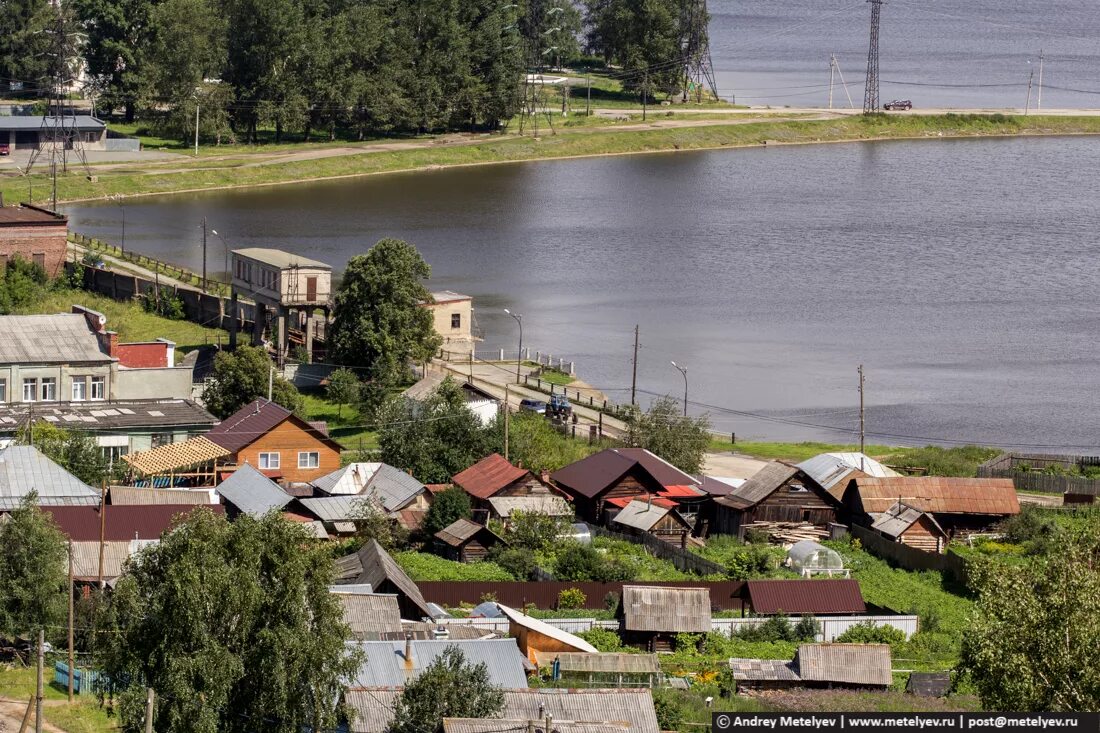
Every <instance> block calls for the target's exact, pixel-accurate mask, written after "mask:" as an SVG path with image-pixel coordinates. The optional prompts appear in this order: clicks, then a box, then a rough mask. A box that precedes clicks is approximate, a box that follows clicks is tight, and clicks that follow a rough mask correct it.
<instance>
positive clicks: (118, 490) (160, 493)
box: [107, 486, 218, 506]
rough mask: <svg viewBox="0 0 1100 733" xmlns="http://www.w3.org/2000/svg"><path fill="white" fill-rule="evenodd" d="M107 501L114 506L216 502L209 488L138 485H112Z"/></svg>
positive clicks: (208, 503)
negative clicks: (169, 487) (171, 487)
mask: <svg viewBox="0 0 1100 733" xmlns="http://www.w3.org/2000/svg"><path fill="white" fill-rule="evenodd" d="M107 502H108V503H109V504H114V505H116V506H148V505H150V504H194V505H196V506H210V505H213V504H217V503H218V501H217V498H216V496H215V492H214V491H212V490H210V489H148V488H142V487H138V486H112V487H111V488H109V489H108V490H107Z"/></svg>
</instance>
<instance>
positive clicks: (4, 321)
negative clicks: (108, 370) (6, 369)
mask: <svg viewBox="0 0 1100 733" xmlns="http://www.w3.org/2000/svg"><path fill="white" fill-rule="evenodd" d="M0 333H3V334H4V338H2V339H0V364H110V363H111V362H112V361H114V359H112V358H111V357H109V356H107V354H105V353H103V351H102V349H100V346H99V339H98V338H97V337H96V335H95V333H94V332H93V331H92V330H91V329H90V328H89V327H88V321H87V320H86V319H85V318H84V315H83V314H81V313H56V314H53V315H38V316H0Z"/></svg>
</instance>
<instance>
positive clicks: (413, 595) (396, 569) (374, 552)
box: [336, 540, 432, 617]
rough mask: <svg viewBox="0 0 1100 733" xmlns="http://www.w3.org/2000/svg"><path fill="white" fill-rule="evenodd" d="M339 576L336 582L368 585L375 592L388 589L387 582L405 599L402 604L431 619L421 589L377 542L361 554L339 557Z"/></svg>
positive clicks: (363, 547)
mask: <svg viewBox="0 0 1100 733" xmlns="http://www.w3.org/2000/svg"><path fill="white" fill-rule="evenodd" d="M336 577H337V582H340V581H345V582H347V583H357V584H358V583H369V584H370V585H371V586H372V587H373V588H374V589H375V590H380V589H384V588H386V586H385V585H384V584H386V583H388V584H390V585H392V586H393V587H394V588H395V589H396V590H397V592H398V593H399V594H401V595H403V596H404V597H405V599H406V603H405V604H403V605H405V606H409V607H411V608H414V609H415V610H416V611H417V612H418V613H419V614H420V616H421V617H431V616H432V612H431V609H430V608H429V607H428V603H427V601H425V600H424V596H423V595H421V593H420V588H418V587H417V585H416V583H414V582H413V580H412V578H410V577H409V576H408V574H407V573H406V572H405V571H404V570H402V569H401V566H400V565H398V564H397V562H396V561H395V560H394V559H393V558H392V557H390V554H389V553H388V552H386V551H385V550H384V549H383V548H382V545H380V544H378V540H370V541H369V542H367V543H366V544H365V545H363V546H362V547H361V548H360V549H359V551H358V552H355V553H352V554H351V555H345V556H344V557H341V558H337V560H336ZM386 589H387V590H388V588H386Z"/></svg>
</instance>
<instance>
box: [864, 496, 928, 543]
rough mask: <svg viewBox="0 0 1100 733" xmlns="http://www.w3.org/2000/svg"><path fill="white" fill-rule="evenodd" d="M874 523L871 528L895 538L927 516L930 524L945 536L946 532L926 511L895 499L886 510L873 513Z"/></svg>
mask: <svg viewBox="0 0 1100 733" xmlns="http://www.w3.org/2000/svg"><path fill="white" fill-rule="evenodd" d="M871 516H872V517H873V518H874V520H875V521H874V524H872V525H871V529H873V530H875V531H876V532H879V533H881V534H883V535H885V536H886V537H893V538H897V537H900V536H901V535H902V534H903V533H904V532H905V530H907V529H909V528H910V527H912V526H913V525H914V524H916V523H917V522H918V521H920V518H921V517H928V520H929V521H930V522H931V523H932V526H933V527H935V528H936V530H937V531H938V532H939V533H940V534H941V535H943V536H944V537H946V536H947V533H946V532H944V531H943V527H941V526H940V523H939V522H937V521H936V518H935V517H933V516H932V515H931V514H929V513H928V512H922V511H921V510H920V509H917V508H915V507H911V506H909V505H908V504H906V503H905V502H901V501H895V502H894V503H893V505H892V506H891V507H890V508H889V509H887V510H886V512H885V513H883V514H873V515H871Z"/></svg>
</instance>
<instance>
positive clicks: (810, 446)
mask: <svg viewBox="0 0 1100 733" xmlns="http://www.w3.org/2000/svg"><path fill="white" fill-rule="evenodd" d="M710 450H712V451H733V452H735V453H744V454H745V455H747V456H752V457H753V458H759V459H761V460H767V461H792V462H794V463H800V462H802V461H805V460H806V459H808V458H813V457H814V456H816V455H818V454H821V453H851V452H854V451H858V450H859V446H858V445H846V444H842V443H817V442H805V443H782V442H778V443H777V442H756V441H748V442H741V441H738V442H737V443H731V442H730V441H728V440H723V439H721V438H712V439H711V441H710ZM865 450H866V451H867V455H869V456H877V455H885V454H887V453H892V452H894V451H896V450H897V448H895V447H893V446H888V445H868V446H866V447H865Z"/></svg>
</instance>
